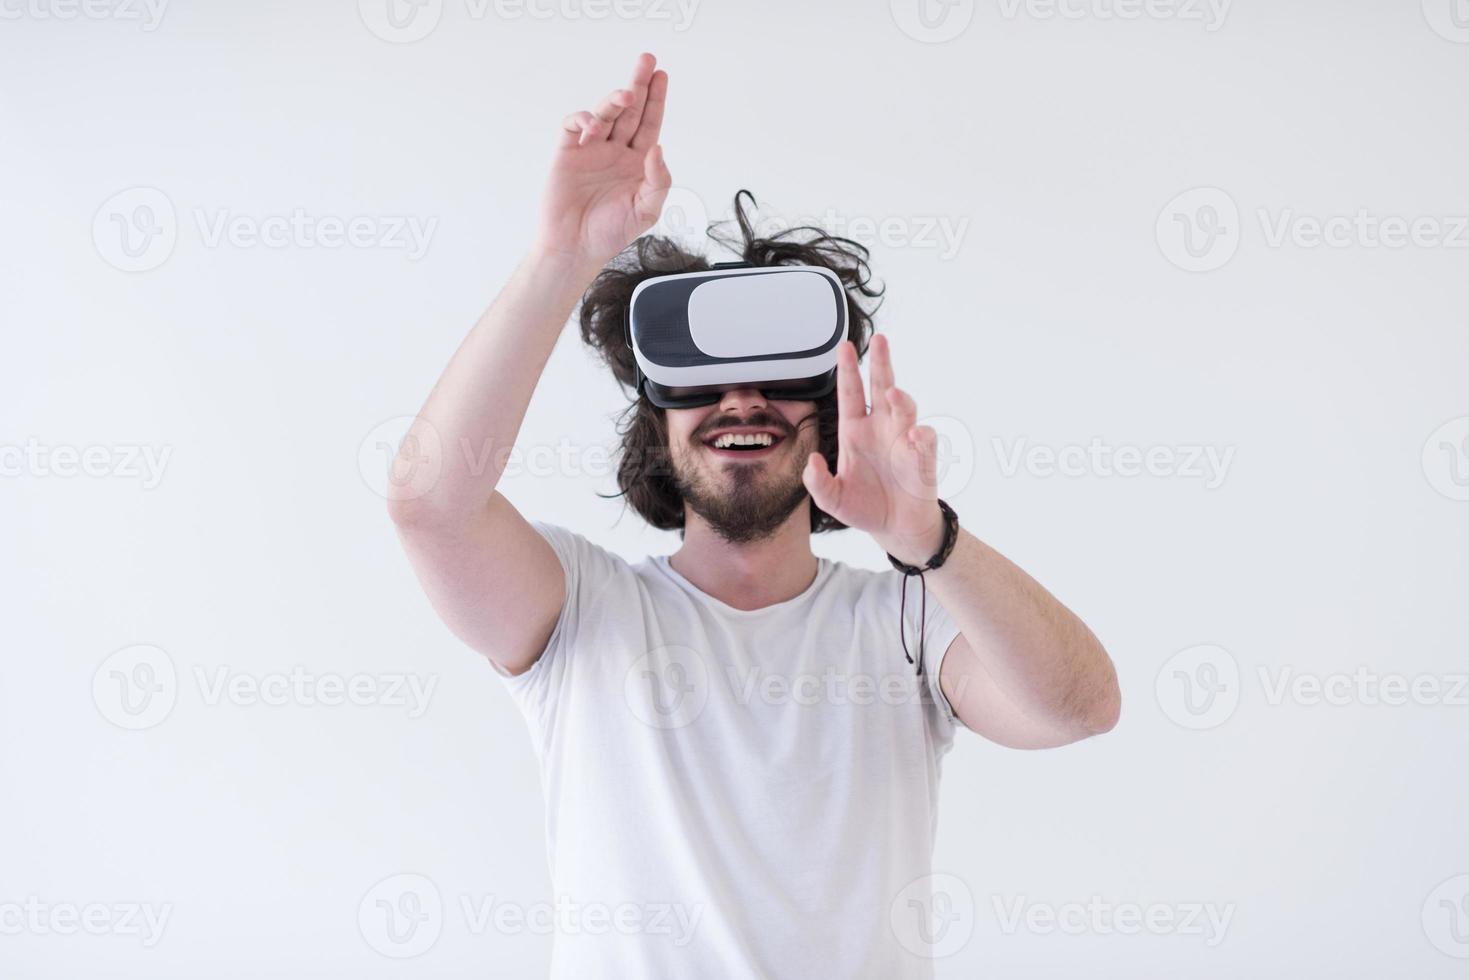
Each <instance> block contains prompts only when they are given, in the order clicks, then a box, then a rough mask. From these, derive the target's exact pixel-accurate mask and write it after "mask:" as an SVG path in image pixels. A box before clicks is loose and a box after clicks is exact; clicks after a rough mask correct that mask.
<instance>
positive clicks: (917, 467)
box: [802, 334, 943, 564]
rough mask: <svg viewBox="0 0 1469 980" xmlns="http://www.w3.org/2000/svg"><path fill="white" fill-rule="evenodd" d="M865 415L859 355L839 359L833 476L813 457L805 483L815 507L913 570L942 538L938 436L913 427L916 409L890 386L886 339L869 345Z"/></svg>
mask: <svg viewBox="0 0 1469 980" xmlns="http://www.w3.org/2000/svg"><path fill="white" fill-rule="evenodd" d="M870 375H871V382H872V405H871V410H870V411H869V409H868V406H867V403H866V399H865V397H864V391H863V387H862V376H861V374H859V373H858V370H857V350H856V348H855V347H854V346H853V345H852V344H851V342H850V341H843V343H842V346H841V349H840V350H839V351H838V352H837V416H838V425H837V471H836V474H835V475H833V474H832V472H831V471H830V470H829V469H828V468H827V465H826V460H825V459H824V458H823V457H822V456H821V455H820V454H818V453H812V454H811V456H810V458H809V459H807V461H806V469H805V471H804V472H803V473H802V479H803V481H804V482H805V484H806V489H807V490H808V491H809V492H810V494H811V499H812V500H813V501H815V503H816V506H818V507H820V508H821V509H822V510H824V511H826V512H827V513H828V514H830V515H831V516H833V517H835V518H836V519H837V520H839V521H841V522H842V523H843V524H846V525H848V526H849V527H855V528H857V529H858V530H861V531H866V532H867V533H869V534H871V535H872V536H873V537H874V538H876V539H877V541H878V543H879V544H880V545H882V547H883V548H884V550H886V551H888V552H889V553H891V554H893V555H896V556H898V557H899V558H904V557H905V555H906V556H912V557H915V558H916V559H917V563H918V564H922V562H924V561H926V560H927V559H928V557H929V556H930V555H932V554H933V552H934V551H935V550H936V546H937V543H938V541H939V540H940V539H941V538H942V528H943V517H942V515H941V513H940V512H939V509H938V486H937V480H936V478H935V474H936V472H937V458H938V455H937V444H938V443H937V436H936V434H935V433H934V430H933V429H932V428H930V427H929V426H926V425H917V424H916V422H917V420H918V407H917V405H916V404H915V403H914V401H913V399H912V397H910V396H909V395H908V393H907V392H905V391H903V390H901V389H899V388H897V387H895V386H894V384H893V363H892V355H891V352H890V351H889V349H888V341H887V338H886V337H885V336H882V335H881V334H879V335H878V336H876V337H874V338H873V341H872V369H871V372H870Z"/></svg>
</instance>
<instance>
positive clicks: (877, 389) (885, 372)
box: [867, 334, 893, 414]
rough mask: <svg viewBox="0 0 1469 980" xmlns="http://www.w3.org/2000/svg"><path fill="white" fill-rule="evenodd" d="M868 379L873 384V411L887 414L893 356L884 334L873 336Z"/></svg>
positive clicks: (891, 382)
mask: <svg viewBox="0 0 1469 980" xmlns="http://www.w3.org/2000/svg"><path fill="white" fill-rule="evenodd" d="M867 380H868V381H869V382H871V384H872V411H873V413H874V414H878V413H881V414H886V413H887V411H888V398H887V395H888V392H889V391H891V390H892V388H893V358H892V351H891V350H890V349H889V348H888V339H887V337H886V336H884V335H883V334H878V335H876V336H875V337H873V338H872V360H871V361H869V362H868V368H867ZM879 406H881V407H880V408H879Z"/></svg>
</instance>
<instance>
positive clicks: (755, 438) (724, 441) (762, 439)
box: [714, 432, 775, 449]
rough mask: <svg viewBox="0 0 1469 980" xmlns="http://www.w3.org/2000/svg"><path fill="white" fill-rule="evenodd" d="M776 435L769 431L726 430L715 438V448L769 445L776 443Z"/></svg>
mask: <svg viewBox="0 0 1469 980" xmlns="http://www.w3.org/2000/svg"><path fill="white" fill-rule="evenodd" d="M774 442H775V437H774V436H772V435H771V434H770V433H769V432H753V433H743V432H726V433H725V434H724V435H722V436H720V437H719V438H717V439H715V440H714V448H715V449H728V448H729V447H730V446H769V445H772V444H774Z"/></svg>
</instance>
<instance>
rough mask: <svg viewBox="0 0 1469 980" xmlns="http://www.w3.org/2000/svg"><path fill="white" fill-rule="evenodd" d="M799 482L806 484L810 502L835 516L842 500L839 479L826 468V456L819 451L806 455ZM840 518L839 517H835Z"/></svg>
mask: <svg viewBox="0 0 1469 980" xmlns="http://www.w3.org/2000/svg"><path fill="white" fill-rule="evenodd" d="M801 482H802V483H804V484H805V485H806V492H807V493H809V494H811V502H812V503H814V504H815V505H816V506H817V507H820V508H821V509H822V510H824V511H826V512H827V513H828V514H830V515H831V516H832V517H837V508H838V507H839V506H840V504H841V500H842V485H841V481H840V480H838V479H837V478H836V477H834V476H832V475H831V470H829V469H827V466H826V457H824V456H822V455H821V454H820V453H812V454H811V455H810V456H808V457H806V468H805V469H804V470H802V471H801ZM837 519H838V520H841V518H839V517H838V518H837Z"/></svg>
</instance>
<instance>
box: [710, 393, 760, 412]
mask: <svg viewBox="0 0 1469 980" xmlns="http://www.w3.org/2000/svg"><path fill="white" fill-rule="evenodd" d="M767 404H768V402H766V400H765V396H764V395H762V394H760V392H759V390H758V389H756V388H736V389H734V390H733V391H726V392H725V393H724V395H723V397H721V398H720V399H719V410H720V411H721V412H728V413H730V414H731V415H745V414H747V413H749V412H753V411H755V410H756V409H761V408H764V407H765V406H766V405H767Z"/></svg>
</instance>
